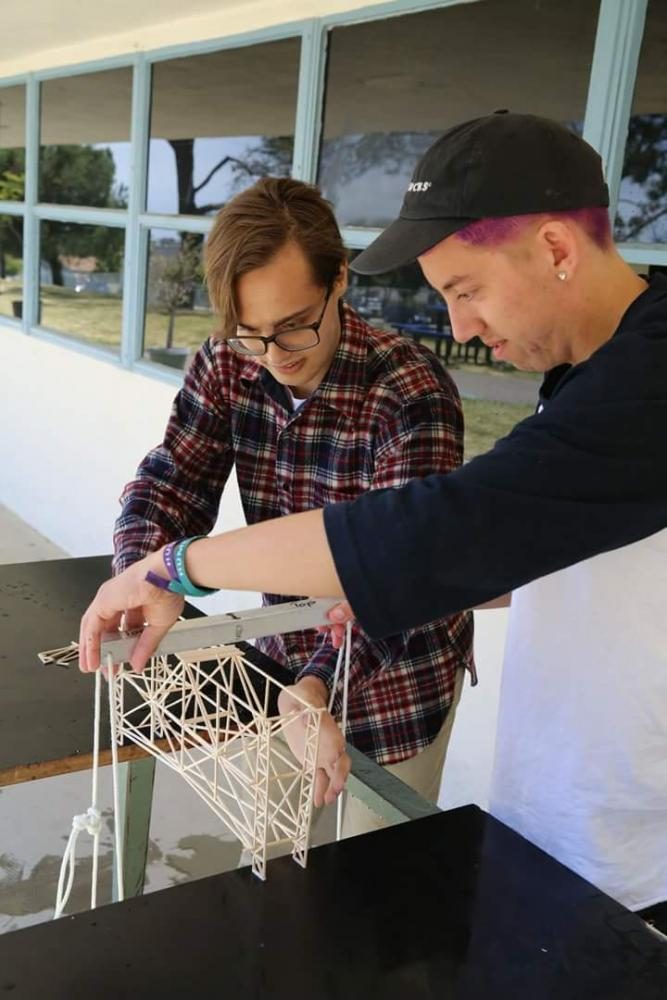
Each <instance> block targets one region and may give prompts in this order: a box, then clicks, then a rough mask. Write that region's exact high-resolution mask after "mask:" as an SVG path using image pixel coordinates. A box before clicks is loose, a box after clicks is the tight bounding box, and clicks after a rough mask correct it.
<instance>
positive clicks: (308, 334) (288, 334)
mask: <svg viewBox="0 0 667 1000" xmlns="http://www.w3.org/2000/svg"><path fill="white" fill-rule="evenodd" d="M330 298H331V288H328V289H327V294H326V296H325V298H324V305H323V306H322V312H321V313H320V318H319V319H317V320H315V322H314V323H305V324H302V323H300V324H299V325H298V326H289V325H288V326H285V327H283V329H282V330H278V332H277V333H274V334H273V336H271V337H260V336H255V335H254V334H247V335H246V334H244V333H242V332H241V331H242V327H237V328H236V334H237V335H236V337H228V338H227V341H226V342H227V343H228V344H229V346H230V347H231V348H232V350H233V351H237V352H238V353H239V354H251V355H254V356H255V357H257V356H258V355H261V354H266V352H267V351H268V349H269V344H277V345H278V347H280V348H281V349H282V350H283V351H307V350H308V349H309V348H311V347H317V345H318V344H319V342H320V327H321V326H322V321H323V319H324V314H325V312H326V311H327V306H328V304H329V299H330Z"/></svg>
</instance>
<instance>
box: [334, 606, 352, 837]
mask: <svg viewBox="0 0 667 1000" xmlns="http://www.w3.org/2000/svg"><path fill="white" fill-rule="evenodd" d="M343 649H344V650H345V670H344V671H343V707H342V711H341V714H340V728H341V729H342V730H343V737H345V734H346V732H347V695H348V689H349V684H350V654H351V650H352V622H348V623H347V625H346V626H345V645H344V646H342V647H341V649H340V650H339V653H338V663H337V664H336V673H335V682H337V681H338V674H339V671H340V663H341V659H342V654H343ZM334 691H335V688H334V689H333V690H332V692H331V695H332V697H331V704H333V694H334ZM345 794H346V793H345V791H342V792H341V793H340V795H339V796H338V802H337V803H336V840H342V838H343V812H344V809H345V805H344V802H345Z"/></svg>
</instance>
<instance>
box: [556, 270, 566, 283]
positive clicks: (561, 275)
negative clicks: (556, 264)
mask: <svg viewBox="0 0 667 1000" xmlns="http://www.w3.org/2000/svg"><path fill="white" fill-rule="evenodd" d="M556 277H557V278H558V279H559V280H560V281H567V271H559V272H558V274H557V275H556Z"/></svg>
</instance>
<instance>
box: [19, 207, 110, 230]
mask: <svg viewBox="0 0 667 1000" xmlns="http://www.w3.org/2000/svg"><path fill="white" fill-rule="evenodd" d="M35 215H36V216H37V218H38V219H48V220H50V221H53V222H75V223H78V224H80V225H83V226H85V225H88V226H109V227H110V228H112V229H113V228H115V229H122V228H123V227H124V226H125V225H126V224H127V212H126V211H125V209H121V208H86V206H85V205H51V204H49V203H47V202H40V203H39V204H37V205H35Z"/></svg>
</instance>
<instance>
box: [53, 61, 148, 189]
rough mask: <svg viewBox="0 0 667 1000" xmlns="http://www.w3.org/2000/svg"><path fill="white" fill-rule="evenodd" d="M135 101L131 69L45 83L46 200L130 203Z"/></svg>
mask: <svg viewBox="0 0 667 1000" xmlns="http://www.w3.org/2000/svg"><path fill="white" fill-rule="evenodd" d="M131 99H132V71H131V69H129V68H126V69H116V70H105V71H104V72H101V73H87V74H84V75H83V76H68V77H63V78H58V79H55V80H47V81H45V82H44V83H43V84H42V99H41V109H42V112H41V143H42V146H41V150H40V169H39V200H40V201H44V202H52V203H55V204H58V205H90V206H93V207H95V208H125V207H126V206H127V196H128V185H129V172H130V142H129V139H130V108H131Z"/></svg>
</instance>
